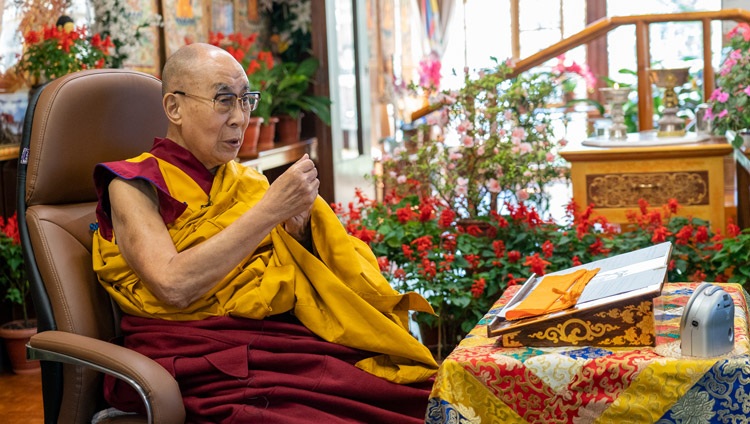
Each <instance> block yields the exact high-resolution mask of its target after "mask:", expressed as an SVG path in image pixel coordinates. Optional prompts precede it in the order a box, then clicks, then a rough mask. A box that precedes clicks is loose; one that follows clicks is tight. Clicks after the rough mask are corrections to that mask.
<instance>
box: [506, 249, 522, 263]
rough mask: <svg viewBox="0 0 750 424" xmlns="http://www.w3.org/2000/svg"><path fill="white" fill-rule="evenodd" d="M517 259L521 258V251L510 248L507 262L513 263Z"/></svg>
mask: <svg viewBox="0 0 750 424" xmlns="http://www.w3.org/2000/svg"><path fill="white" fill-rule="evenodd" d="M519 259H521V252H519V251H518V250H511V251H510V252H508V262H510V263H512V264H514V263H516V262H518V260H519Z"/></svg>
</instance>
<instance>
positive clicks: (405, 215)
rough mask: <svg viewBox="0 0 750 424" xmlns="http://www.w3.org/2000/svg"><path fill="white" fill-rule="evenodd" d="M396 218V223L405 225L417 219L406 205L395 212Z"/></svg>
mask: <svg viewBox="0 0 750 424" xmlns="http://www.w3.org/2000/svg"><path fill="white" fill-rule="evenodd" d="M396 217H398V222H400V223H402V224H406V223H407V222H409V221H411V220H412V219H415V218H416V217H417V214H416V213H414V211H413V210H412V208H411V205H409V204H407V205H406V206H404V207H403V208H401V209H398V210H396Z"/></svg>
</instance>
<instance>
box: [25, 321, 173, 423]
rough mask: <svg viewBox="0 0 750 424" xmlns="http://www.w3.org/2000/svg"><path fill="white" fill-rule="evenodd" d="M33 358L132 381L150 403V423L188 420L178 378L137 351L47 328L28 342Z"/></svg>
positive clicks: (148, 409)
mask: <svg viewBox="0 0 750 424" xmlns="http://www.w3.org/2000/svg"><path fill="white" fill-rule="evenodd" d="M26 349H27V355H28V357H29V359H39V360H43V361H54V362H63V363H67V364H73V365H82V366H86V367H90V368H93V369H96V370H98V371H100V372H103V373H106V374H109V375H112V376H115V377H117V378H119V379H121V380H123V381H125V382H127V383H128V384H130V385H131V386H132V387H133V388H134V389H135V390H136V391H137V392H138V394H139V395H140V396H141V399H143V402H144V404H145V405H146V412H147V415H148V422H149V423H158V424H172V423H184V422H185V406H184V405H183V402H182V394H181V393H180V388H179V386H178V385H177V381H175V379H174V377H172V375H171V374H170V373H169V372H168V371H167V370H166V369H164V367H162V366H161V365H159V364H158V363H156V362H155V361H153V360H152V359H150V358H148V357H147V356H144V355H142V354H140V353H138V352H136V351H134V350H131V349H127V348H124V347H122V346H118V345H116V344H113V343H108V342H105V341H102V340H98V339H94V338H91V337H86V336H81V335H79V334H74V333H67V332H64V331H44V332H41V333H38V334H35V335H33V336H32V337H31V339H30V340H29V343H28V344H27V345H26Z"/></svg>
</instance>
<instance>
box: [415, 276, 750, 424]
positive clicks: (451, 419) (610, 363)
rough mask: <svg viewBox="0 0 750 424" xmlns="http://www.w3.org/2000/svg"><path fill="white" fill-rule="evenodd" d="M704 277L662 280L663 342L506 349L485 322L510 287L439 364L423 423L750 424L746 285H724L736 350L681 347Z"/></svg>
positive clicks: (658, 305) (658, 326) (659, 331)
mask: <svg viewBox="0 0 750 424" xmlns="http://www.w3.org/2000/svg"><path fill="white" fill-rule="evenodd" d="M698 284H699V283H667V284H665V285H664V289H663V290H662V295H661V296H659V297H657V298H656V299H655V302H654V311H655V316H654V321H655V332H656V346H642V347H593V346H581V345H578V346H562V347H536V348H535V347H515V348H504V347H502V346H501V345H500V344H499V343H498V341H497V338H496V337H493V338H488V337H487V328H486V326H487V324H488V323H489V322H490V321H491V320H492V319H493V318H494V316H495V315H496V314H497V312H499V311H500V309H501V308H502V307H503V306H504V305H505V304H506V303H507V301H508V300H510V298H511V297H512V295H513V294H514V293H515V292H516V290H517V289H518V288H519V286H514V287H510V288H508V290H506V292H505V293H504V294H503V296H502V297H501V298H500V299H499V300H498V301H497V302H496V303H495V304H494V305H493V306H492V308H491V309H490V311H489V312H488V313H487V315H485V317H484V318H483V319H482V320H481V321H479V323H478V324H477V326H476V327H475V328H474V329H473V330H472V331H471V332H470V333H469V335H468V336H467V337H466V338H465V339H464V340H462V341H461V344H459V346H458V347H457V348H456V349H455V350H454V351H453V352H452V353H451V354H450V355H449V356H448V357H447V358H446V359H445V361H443V363H442V364H441V365H440V369H439V370H438V375H437V377H436V380H435V385H434V386H433V388H432V393H431V394H430V400H429V402H428V408H427V413H426V419H425V422H426V423H427V424H447V423H459V422H461V423H463V422H467V423H479V422H481V423H505V424H548V423H578V424H588V423H657V422H659V423H678V422H683V423H687V422H702V423H703V422H705V423H709V422H710V423H720V422H747V421H746V420H747V416H748V415H747V414H748V413H749V411H748V393H750V355H749V354H748V352H749V351H750V341H749V340H748V306H747V293H746V292H745V291H744V290H743V289H742V286H740V285H738V284H721V285H720V286H721V287H722V288H723V289H724V290H725V291H727V293H728V294H729V295H730V296H731V297H732V301H733V302H734V306H735V310H734V311H735V321H734V322H735V327H734V340H735V344H734V351H733V352H731V353H729V354H726V355H722V356H719V357H713V358H698V357H688V356H683V355H682V353H681V351H680V340H679V334H680V332H679V328H680V319H681V317H682V311H683V309H684V305H685V304H686V303H687V301H688V299H689V298H690V295H692V293H693V291H694V290H695V288H696V287H697V286H698ZM691 419H692V420H694V421H691Z"/></svg>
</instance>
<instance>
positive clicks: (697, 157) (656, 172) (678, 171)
mask: <svg viewBox="0 0 750 424" xmlns="http://www.w3.org/2000/svg"><path fill="white" fill-rule="evenodd" d="M732 152H733V149H732V146H730V145H729V144H727V143H726V141H725V140H724V138H712V139H710V140H708V141H704V142H700V143H692V144H672V145H661V146H659V145H651V146H637V147H590V146H584V145H583V144H581V143H580V142H579V143H571V144H570V145H568V146H567V147H566V148H564V149H563V150H562V151H561V152H560V155H561V156H562V157H563V158H565V159H566V160H567V161H568V162H570V177H571V183H572V186H573V199H574V200H575V201H576V203H577V204H578V205H579V207H582V208H583V207H585V206H587V205H590V204H593V205H594V212H595V213H596V214H598V215H602V216H604V217H605V218H607V219H608V220H609V222H612V223H617V224H627V223H628V219H627V211H635V210H637V209H638V200H639V199H641V198H642V199H645V200H646V201H647V202H648V203H649V205H651V206H652V207H659V206H661V205H664V204H666V203H667V202H668V201H669V199H672V198H674V199H677V201H678V202H679V203H680V205H681V206H682V207H681V208H680V210H679V211H678V214H679V215H682V216H693V217H696V218H701V219H705V220H707V221H709V223H710V225H711V227H712V229H713V230H714V231H715V230H717V229H721V231H722V233H723V232H724V231H725V229H726V221H727V217H731V216H733V215H734V214H735V213H736V211H735V207H734V162H733V159H732Z"/></svg>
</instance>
